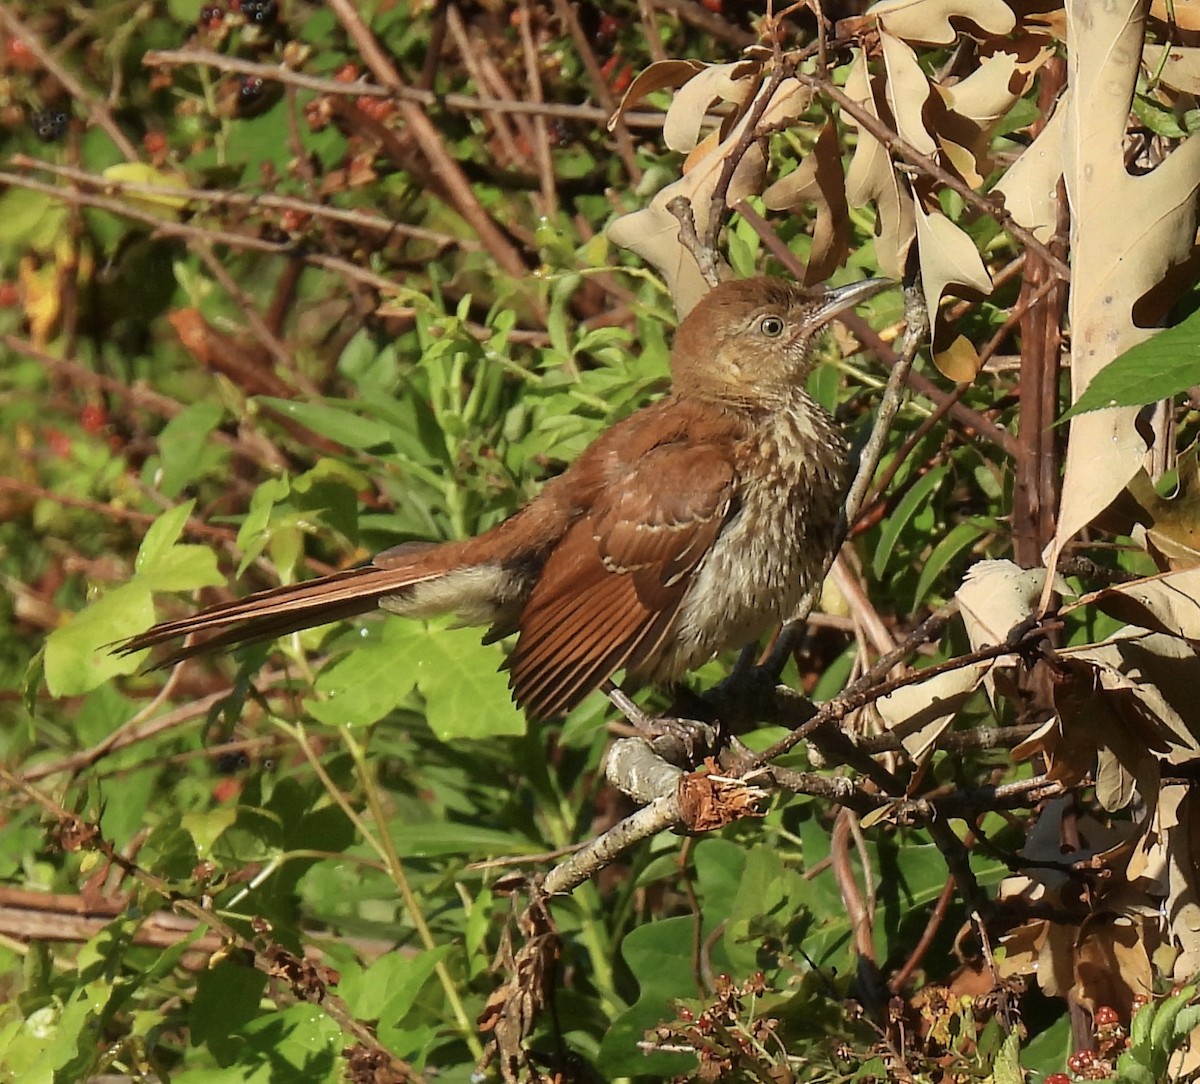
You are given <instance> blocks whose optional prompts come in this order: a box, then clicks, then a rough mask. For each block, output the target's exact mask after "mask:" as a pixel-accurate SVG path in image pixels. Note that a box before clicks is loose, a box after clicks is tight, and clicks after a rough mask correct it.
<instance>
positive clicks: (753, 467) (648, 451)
mask: <svg viewBox="0 0 1200 1084" xmlns="http://www.w3.org/2000/svg"><path fill="white" fill-rule="evenodd" d="M886 285H887V284H886V283H884V282H881V281H880V280H869V281H867V282H860V283H855V284H854V285H852V286H847V287H842V288H841V289H840V290H834V291H830V292H828V293H826V294H821V295H816V296H814V295H813V294H811V293H807V292H804V291H802V290H800V289H799V288H798V287H795V286H792V285H790V284H788V283H785V282H783V281H781V280H778V279H768V278H757V279H747V280H744V281H739V282H729V283H725V284H723V285H721V286H718V287H716V288H715V289H714V290H712V291H711V292H710V293H709V294H708V295H707V296H705V297H704V298H703V299H702V300H701V301H700V303H699V304H698V305H697V306H696V308H695V309H694V310H693V311H692V312H691V313H690V314H689V315H688V316H687V317H686V318H685V319H684V321H683V323H682V324H681V325H680V328H679V331H678V333H677V335H676V339H675V348H674V350H673V352H672V355H671V370H672V375H673V379H674V387H673V390H672V392H671V394H670V395H668V396H667V397H666V398H664V399H662V400H660V401H659V402H657V403H654V404H652V405H651V406H648V407H644V408H643V409H642V410H639V411H637V412H636V413H635V414H633V415H631V416H630V417H628V418H626V419H625V420H624V421H621V422H618V423H617V424H616V425H614V426H613V427H612V428H611V429H609V430H607V431H606V432H604V433H603V434H601V435H600V436H599V437H598V438H597V439H596V440H595V441H594V442H593V443H592V444H591V445H590V446H589V447H588V448H587V449H586V450H585V451H584V452H583V454H582V455H581V456H580V457H579V459H578V460H577V461H576V462H575V463H574V464H573V465H572V466H571V467H569V468H568V469H567V470H566V471H565V472H564V473H563V474H561V475H559V476H558V477H557V478H555V479H553V480H551V481H550V482H548V483H547V484H546V485H545V487H544V488H543V489H542V491H541V493H540V494H539V495H538V496H537V497H535V498H534V499H533V500H531V501H530V502H529V503H528V504H527V505H525V507H523V508H522V509H521V510H520V511H518V512H516V513H515V514H514V515H513V516H511V517H509V519H507V520H505V521H504V522H503V523H501V524H500V525H499V526H497V527H494V528H493V529H492V530H490V531H487V532H485V533H484V534H482V535H479V536H478V537H476V538H471V539H467V540H465V541H461V542H446V543H442V544H440V545H420V544H407V545H403V546H398V547H396V548H395V549H391V550H387V551H385V552H384V553H381V554H380V555H379V556H378V557H376V558H375V560H374V562H373V563H372V564H371V565H369V566H366V567H363V568H353V569H349V570H347V571H345V572H338V573H335V574H334V575H332V576H325V577H322V578H321V579H317V580H311V581H308V582H306V583H300V584H296V585H294V586H290V587H279V588H276V589H274V590H271V591H262V592H259V593H258V594H254V595H250V596H248V597H246V598H244V599H241V600H240V601H237V602H230V603H225V604H222V605H219V606H214V607H211V608H210V609H208V610H204V611H202V612H200V613H198V614H196V615H194V616H192V617H185V618H181V619H179V620H177V621H167V622H163V623H162V624H159V625H156V626H154V628H152V629H150V630H149V631H148V632H145V633H143V634H142V635H140V636H135V637H134V638H132V639H131V640H129V641H127V642H126V643H125V644H123V645H122V647H121V650H122V651H125V652H130V651H139V650H141V649H143V648H147V647H153V646H155V645H157V644H161V643H165V642H168V641H172V640H176V639H178V638H180V637H184V636H188V635H190V634H192V633H200V634H204V633H212V635H210V636H208V637H207V638H202V639H199V640H198V641H197V642H194V643H187V644H184V645H183V646H181V647H178V648H176V649H175V651H174V653H173V654H172V655H171V656H169V658H168V660H167V661H168V662H173V661H176V660H179V659H184V658H187V657H189V656H191V655H195V654H198V653H200V652H203V651H211V650H213V649H214V648H219V647H227V646H229V645H232V644H237V643H243V642H248V641H253V640H265V639H272V638H274V637H276V636H280V635H283V634H284V633H288V632H294V631H296V630H298V629H304V628H309V627H311V626H314V625H320V624H324V623H326V622H329V621H336V620H340V619H343V618H348V617H352V616H354V615H356V614H361V613H366V612H367V611H369V610H372V609H375V608H376V607H382V608H383V609H385V610H389V611H391V612H393V613H398V614H404V615H406V616H410V617H428V616H432V615H434V614H439V613H454V614H457V615H458V616H459V617H460V618H461V619H462V620H464V621H466V622H468V623H471V624H481V625H490V626H492V631H491V633H490V634H489V635H490V636H491V637H493V638H494V637H498V636H504V635H508V634H510V633H513V632H515V633H517V641H516V646H515V648H514V649H513V653H512V655H511V657H510V660H509V665H510V684H511V686H512V690H513V697H514V699H515V700H516V701H517V703H518V704H520V705H521V706H522V707H524V708H525V709H526V710H527V711H528V712H529V713H530V714H531V715H533V716H538V717H545V716H550V715H557V714H561V713H563V712H566V711H569V710H570V709H571V708H572V707H574V706H575V705H576V704H577V703H579V701H580V700H582V699H583V697H584V696H586V695H587V694H588V693H589V692H591V691H592V690H593V689H595V688H597V687H598V686H599V685H601V684H602V683H603V681H604V680H605V679H606V678H609V677H611V676H612V675H613V674H614V673H615V672H616V671H618V670H622V669H623V670H625V672H626V674H627V676H628V677H629V678H630V679H632V680H633V681H634V682H636V683H640V682H646V681H649V682H654V683H657V684H666V683H669V682H672V681H675V680H677V679H678V678H680V677H681V676H682V675H683V674H685V673H686V672H687V671H688V670H690V669H692V668H694V667H696V666H699V665H700V664H701V663H703V662H705V661H707V660H708V659H710V658H711V657H712V656H713V655H714V654H716V653H717V652H718V651H721V650H723V649H725V648H729V647H739V646H742V645H744V644H746V643H748V642H750V641H751V640H753V639H754V638H755V637H757V636H759V635H761V634H762V633H763V632H765V631H766V630H767V629H768V628H770V627H771V626H772V625H773V624H775V623H777V622H778V621H780V620H781V619H783V618H784V617H786V616H787V615H788V613H789V612H790V611H791V609H792V608H793V607H794V606H795V604H796V602H797V601H798V599H799V597H800V595H801V594H802V593H803V591H804V590H805V589H806V588H807V587H808V586H810V585H811V583H812V581H813V579H814V577H815V576H816V575H817V574H818V573H819V571H820V569H821V567H822V565H823V563H824V560H825V558H826V556H827V555H828V553H829V551H830V549H831V548H832V546H833V545H834V541H835V533H836V526H837V519H838V514H839V508H840V501H841V494H842V491H843V488H844V485H845V481H846V468H847V456H846V452H847V448H846V443H845V441H844V440H843V438H842V436H841V435H840V434H839V432H838V431H837V429H836V427H835V426H834V423H833V419H832V418H830V417H829V415H828V414H827V413H826V412H825V411H824V410H823V409H822V408H821V407H820V406H818V405H817V404H816V403H815V402H814V401H813V400H812V399H811V398H810V397H809V395H808V394H807V392H806V391H805V388H804V383H805V378H806V376H807V375H808V370H809V366H810V357H811V348H812V341H813V338H814V337H815V335H816V334H817V333H818V332H819V331H820V330H821V328H822V327H824V325H825V324H826V323H828V321H829V320H830V319H831V318H832V317H833V316H835V315H836V314H837V313H839V312H841V311H843V310H844V309H846V308H848V307H849V306H851V305H853V304H856V303H857V302H859V301H861V300H863V299H865V298H866V297H869V296H871V295H872V294H874V293H876V292H878V291H879V290H880V289H881V288H883V287H884V286H886Z"/></svg>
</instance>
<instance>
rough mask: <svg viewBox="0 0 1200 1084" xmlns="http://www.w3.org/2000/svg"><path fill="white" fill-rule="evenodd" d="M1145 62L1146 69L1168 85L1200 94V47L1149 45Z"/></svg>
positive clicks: (1189, 92) (1144, 56) (1144, 58)
mask: <svg viewBox="0 0 1200 1084" xmlns="http://www.w3.org/2000/svg"><path fill="white" fill-rule="evenodd" d="M1164 54H1166V57H1165V59H1164ZM1143 62H1144V63H1145V65H1146V69H1147V70H1148V71H1149V72H1150V73H1151V74H1153V75H1157V76H1158V78H1159V81H1160V82H1163V83H1165V84H1166V85H1167V86H1169V87H1174V88H1175V89H1176V90H1182V91H1185V92H1186V93H1188V94H1200V49H1195V48H1188V47H1186V46H1183V45H1171V46H1167V45H1147V46H1146V50H1145V52H1144V54H1143Z"/></svg>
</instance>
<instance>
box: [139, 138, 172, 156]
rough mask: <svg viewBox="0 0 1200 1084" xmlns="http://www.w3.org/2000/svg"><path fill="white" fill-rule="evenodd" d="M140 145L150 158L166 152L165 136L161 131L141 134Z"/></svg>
mask: <svg viewBox="0 0 1200 1084" xmlns="http://www.w3.org/2000/svg"><path fill="white" fill-rule="evenodd" d="M142 146H143V147H145V148H146V153H147V154H148V155H150V156H151V157H152V158H157V157H158V156H159V155H161V154H166V153H167V137H166V136H165V135H163V134H162V132H147V133H146V134H145V135H144V136H142Z"/></svg>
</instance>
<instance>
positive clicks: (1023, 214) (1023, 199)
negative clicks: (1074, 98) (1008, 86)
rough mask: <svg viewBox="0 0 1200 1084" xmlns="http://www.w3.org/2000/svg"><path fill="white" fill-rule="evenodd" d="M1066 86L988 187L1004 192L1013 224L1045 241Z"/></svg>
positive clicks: (1058, 170) (1052, 221)
mask: <svg viewBox="0 0 1200 1084" xmlns="http://www.w3.org/2000/svg"><path fill="white" fill-rule="evenodd" d="M1070 93H1071V92H1070V90H1069V89H1068V90H1067V91H1065V92H1064V93H1063V96H1062V98H1060V99H1059V102H1058V107H1057V108H1056V109H1055V110H1054V112H1053V113H1052V114H1051V115H1050V119H1049V120H1048V121H1047V122H1046V126H1045V127H1044V128H1043V129H1042V130H1041V131H1040V132H1039V133H1038V134H1037V136H1036V138H1035V139H1034V141H1033V142H1032V143H1031V144H1030V145H1029V147H1028V148H1026V150H1025V151H1024V152H1023V153H1022V154H1021V157H1020V158H1018V159H1017V160H1016V161H1015V162H1014V163H1013V164H1012V165H1011V166H1009V168H1008V172H1007V173H1005V174H1004V176H1003V177H1001V178H1000V181H999V183H998V184H997V185H996V186H995V188H993V190H992V191H994V192H998V193H999V194H1001V195H1002V196H1004V207H1005V209H1006V210H1007V211H1008V213H1009V214H1010V215H1012V216H1013V219H1014V220H1015V221H1016V223H1017V225H1019V226H1024V227H1025V228H1026V229H1027V230H1029V231H1031V232H1032V233H1033V235H1034V237H1036V238H1037V239H1038V240H1039V241H1041V242H1043V243H1045V242H1047V241H1049V240H1050V238H1051V237H1052V236H1053V235H1054V230H1055V226H1056V224H1057V221H1058V180H1059V178H1060V177H1061V176H1062V175H1063V134H1064V132H1065V130H1066V116H1067V102H1068V101H1069V98H1070Z"/></svg>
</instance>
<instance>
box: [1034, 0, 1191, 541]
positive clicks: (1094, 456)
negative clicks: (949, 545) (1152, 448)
mask: <svg viewBox="0 0 1200 1084" xmlns="http://www.w3.org/2000/svg"><path fill="white" fill-rule="evenodd" d="M1142 16H1143V6H1142V4H1141V3H1140V2H1139V0H1114V2H1112V3H1106V4H1095V3H1092V2H1090V0H1068V4H1067V18H1068V39H1069V45H1070V48H1069V49H1068V53H1067V66H1068V76H1067V78H1068V82H1069V83H1070V85H1071V86H1072V88H1073V92H1072V94H1071V97H1070V99H1069V102H1068V105H1067V109H1066V130H1065V132H1064V134H1063V136H1064V165H1065V169H1064V176H1065V178H1066V185H1067V194H1068V197H1069V199H1070V201H1071V223H1072V227H1071V253H1072V257H1071V266H1072V271H1073V278H1072V282H1071V298H1070V321H1071V385H1072V394H1073V397H1074V398H1075V399H1078V397H1079V395H1080V393H1081V392H1082V391H1083V389H1084V388H1085V387H1087V385H1088V383H1089V381H1090V380H1091V379H1092V378H1093V377H1094V376H1095V375H1096V373H1098V372H1099V371H1100V370H1101V369H1102V368H1104V366H1105V365H1107V364H1108V363H1109V362H1110V361H1112V360H1113V358H1115V357H1117V356H1118V355H1119V354H1122V353H1124V352H1125V351H1126V350H1128V349H1129V348H1130V347H1131V346H1134V345H1136V344H1137V343H1139V342H1142V341H1143V340H1144V339H1146V338H1147V337H1148V336H1149V335H1150V334H1151V332H1150V331H1148V330H1146V329H1144V328H1140V327H1138V326H1137V325H1136V324H1135V323H1134V320H1133V311H1132V310H1133V304H1134V302H1136V301H1137V300H1138V299H1139V298H1140V297H1142V296H1143V295H1144V294H1145V293H1147V292H1148V291H1149V290H1150V289H1151V287H1153V286H1156V285H1157V284H1158V283H1159V282H1160V281H1161V280H1162V278H1163V276H1164V274H1165V273H1166V271H1167V269H1168V268H1170V267H1171V266H1172V265H1173V264H1176V263H1179V262H1181V261H1182V260H1183V259H1184V258H1185V257H1186V256H1187V255H1188V254H1189V253H1190V251H1191V248H1192V242H1193V239H1194V237H1195V230H1196V191H1197V188H1200V139H1196V138H1191V139H1188V140H1187V141H1186V142H1185V143H1184V144H1183V145H1182V146H1180V147H1178V148H1177V149H1176V150H1174V151H1173V152H1171V154H1170V155H1168V157H1167V158H1166V160H1165V161H1164V162H1163V163H1162V164H1161V165H1159V166H1158V167H1157V168H1155V169H1154V170H1152V171H1150V172H1148V173H1144V174H1141V175H1138V176H1132V175H1131V174H1130V173H1129V171H1128V170H1127V169H1126V166H1125V132H1126V124H1127V119H1128V116H1129V109H1130V104H1131V102H1132V100H1133V90H1134V85H1135V82H1136V80H1137V77H1138V62H1139V58H1140V56H1141V50H1142V36H1143V18H1142ZM1136 416H1137V411H1136V409H1135V408H1120V409H1112V410H1101V411H1096V412H1094V413H1090V414H1083V415H1080V416H1079V417H1077V418H1074V419H1073V420H1072V422H1071V430H1070V437H1069V442H1068V445H1067V459H1066V474H1065V478H1064V481H1063V496H1062V505H1061V508H1060V510H1059V521H1058V530H1057V533H1056V535H1055V538H1054V541H1053V542H1052V543H1051V548H1052V549H1053V550H1054V551H1055V552H1057V550H1059V549H1061V547H1062V546H1063V544H1065V542H1066V541H1067V539H1069V538H1070V537H1071V536H1072V535H1074V534H1075V533H1076V532H1077V531H1078V530H1079V529H1080V528H1082V527H1083V526H1085V525H1086V524H1087V523H1089V522H1090V521H1091V520H1092V519H1093V517H1095V516H1096V515H1097V514H1098V513H1099V512H1101V511H1102V510H1103V509H1104V508H1105V507H1107V506H1108V505H1109V504H1110V503H1111V502H1112V500H1113V498H1114V497H1116V495H1117V494H1118V493H1119V492H1120V491H1121V490H1122V489H1123V488H1124V486H1125V484H1126V483H1127V482H1128V481H1129V479H1130V478H1131V477H1133V475H1134V473H1135V472H1136V471H1137V469H1138V467H1139V466H1140V461H1141V457H1142V455H1143V453H1144V452H1145V450H1146V443H1145V441H1144V440H1143V439H1142V437H1141V436H1140V435H1139V434H1138V432H1137V431H1136V429H1135V427H1134V420H1135V418H1136Z"/></svg>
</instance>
